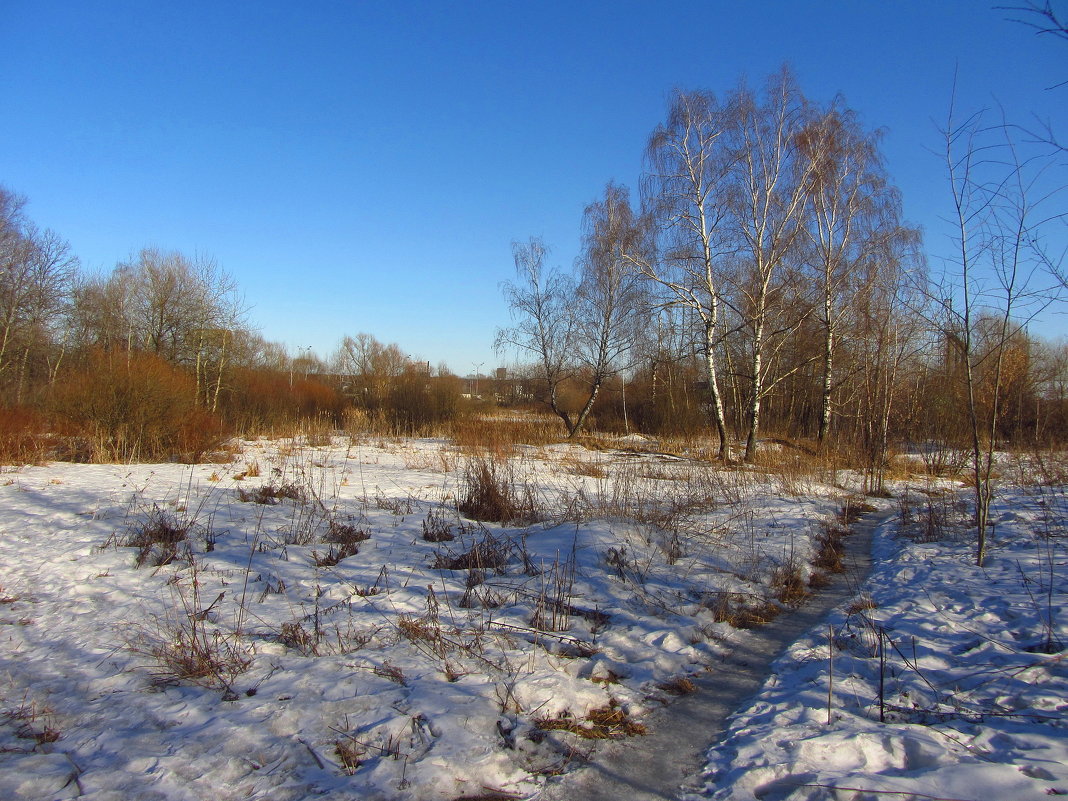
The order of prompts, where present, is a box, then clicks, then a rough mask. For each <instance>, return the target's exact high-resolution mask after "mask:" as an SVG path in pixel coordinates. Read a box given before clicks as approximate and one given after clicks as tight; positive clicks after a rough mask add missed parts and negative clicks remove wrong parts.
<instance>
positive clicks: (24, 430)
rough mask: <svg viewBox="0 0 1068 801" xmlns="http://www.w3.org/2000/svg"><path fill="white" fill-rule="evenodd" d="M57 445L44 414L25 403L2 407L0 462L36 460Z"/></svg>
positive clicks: (0, 417) (0, 416) (0, 409)
mask: <svg viewBox="0 0 1068 801" xmlns="http://www.w3.org/2000/svg"><path fill="white" fill-rule="evenodd" d="M54 445H55V437H54V436H53V435H51V434H50V433H49V427H48V421H47V420H45V418H44V416H43V415H42V414H40V413H39V412H36V411H34V410H33V409H27V408H25V407H23V406H13V407H8V408H0V462H6V463H11V464H19V463H25V462H35V461H38V460H40V459H42V458H43V457H44V455H45V453H46V452H47V451H48V449H49V448H50V447H52V446H54Z"/></svg>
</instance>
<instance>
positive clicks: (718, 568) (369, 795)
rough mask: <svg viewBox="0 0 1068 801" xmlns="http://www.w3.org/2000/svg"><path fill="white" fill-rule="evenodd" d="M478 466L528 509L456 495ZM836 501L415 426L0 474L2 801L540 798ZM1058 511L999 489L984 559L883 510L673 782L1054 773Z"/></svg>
mask: <svg viewBox="0 0 1068 801" xmlns="http://www.w3.org/2000/svg"><path fill="white" fill-rule="evenodd" d="M480 464H482V465H485V466H488V468H489V469H491V470H492V471H497V475H498V478H506V479H508V480H509V481H510V482H511V483H512V485H513V486H516V487H518V488H519V490H520V491H519V502H520V503H519V505H520V506H521V507H527V508H526V513H527V514H528V516H530V517H531V518H536V519H531V520H526V521H513V522H511V523H507V524H496V523H479V522H476V521H473V520H471V519H468V518H466V517H464V516H463V515H462V514H461V513H460V512H459V511H458V510H457V505H458V502H459V501H460V500H462V499H463V497H464V495H465V481H464V476H465V474H468V473H470V472H471V470H472V469H474V468H477V467H478V466H479V465H480ZM848 494H849V493H847V492H846V491H845V490H843V489H841V488H836V487H834V486H830V485H825V484H822V483H820V482H818V481H816V480H815V479H813V478H810V477H805V476H804V475H800V474H791V473H790V471H789V470H787V471H786V475H785V476H777V475H775V474H773V473H762V472H760V471H748V472H741V471H720V470H717V469H715V468H713V467H711V466H709V465H707V464H705V463H700V462H694V461H690V460H687V459H681V458H677V457H672V456H668V455H665V454H656V453H631V452H627V451H623V450H618V451H602V452H594V451H586V450H584V449H582V448H580V447H578V446H564V445H560V446H549V447H544V448H519V449H518V452H517V453H516V454H514V455H513V456H512V457H511V458H510V459H508V460H504V459H503V458H498V459H496V460H494V459H493V458H491V457H485V458H484V459H483V460H482V462H478V461H472V458H471V456H470V455H469V454H467V453H465V452H461V451H458V450H457V449H456V448H454V447H453V446H452V445H451V444H449V443H447V442H444V441H440V440H399V439H398V440H381V439H374V440H358V441H353V442H350V441H348V440H341V439H335V440H334V441H333V442H332V443H331V444H329V445H325V446H319V447H311V446H307V445H301V444H298V443H278V442H262V441H261V442H246V443H243V444H242V446H241V448H240V449H239V450H237V451H236V452H235V453H234V455H232V456H231V457H230V458H229V460H228V461H226V462H221V463H217V464H202V465H194V466H185V465H175V464H158V465H73V464H50V465H46V466H37V467H24V468H18V469H15V468H4V472H3V473H0V587H2V589H0V799H9V798H10V799H61V798H75V797H81V798H87V799H94V800H95V801H103V800H104V799H115V801H119V799H122V800H123V801H127V800H133V799H167V801H171V800H175V801H177V800H178V799H182V800H185V799H188V800H189V801H200V800H201V799H206V798H212V799H238V798H242V799H249V798H251V799H271V800H272V801H275V800H276V799H277V800H279V801H283V800H284V799H308V798H313V797H320V796H322V797H329V798H331V799H454V798H459V797H483V798H492V797H525V796H530V795H535V794H537V792H538V790H539V787H540V786H541V785H542V783H543V782H545V781H546V780H547V777H550V776H552V775H555V774H558V773H560V772H562V771H567V770H573V769H577V768H580V767H581V765H582V763H583V759H584V754H586V753H587V752H588V751H589V749H591V748H593V747H595V744H596V741H595V740H592V739H589V738H588V737H589V736H590V735H595V736H620V737H623V736H633V737H635V738H636V740H635V742H636V743H638V742H640V736H639V734H638V733H639V732H640V730H641V721H642V716H643V713H645V712H646V711H648V710H650V709H652V708H655V707H657V706H659V705H661V704H664V703H667V702H669V701H670V698H671V696H672V692H673V691H676V690H678V689H681V688H684V686H685V682H682V681H680V679H682V678H684V677H685V676H686V675H687V674H688V673H690V672H693V671H697V670H699V669H701V668H702V667H703V666H706V665H708V664H709V663H712V662H714V661H715V659H716V657H717V655H718V654H720V653H721V652H722V651H723V649H725V648H729V647H730V644H731V642H733V641H736V640H737V638H739V637H745V636H747V635H746V632H745V630H744V629H738V628H734V627H732V626H731V625H730V623H729V622H728V620H734V622H736V623H737V622H739V621H740V620H742V619H743V618H744V617H745V616H746V615H747V614H748V615H749V616H750V617H754V616H756V617H759V616H760V615H766V614H767V613H768V611H769V607H768V603H769V600H770V601H771V603H772V604H773V605H774V604H776V603H778V602H777V601H776V598H786V597H788V594H789V592H791V591H796V590H797V588H798V586H797V582H796V581H791V579H800V581H801V583H802V585H803V584H804V583H805V582H807V580H808V579H809V577H810V576H811V575H812V574H813V573H814V572H815V568H813V567H812V565H811V562H812V561H813V559H814V558H815V557H816V554H817V541H818V539H819V537H820V536H821V535H823V534H824V533H825V532H826V530H827V528H828V527H829V526H830V527H833V526H834V525H835V522H834V521H835V516H836V514H837V512H838V511H839V510H840V508H841V505H842V503H843V501H844V499H845V498H846V496H847V495H848ZM921 506H922V504H921ZM936 506H937V504H935V503H933V502H932V504H931V507H932V510H933V511H935V512H937V511H938V509H937V508H935V507H936ZM1065 507H1066V502H1065V499H1064V492H1063V489H1061V490H1059V491H1058V492H1053V491H1046V492H1043V493H1040V492H1038V491H1037V490H1036V491H1031V492H1024V491H1020V492H1018V493H1016V494H1012V495H1003V496H1002V501H1001V505H1000V506H999V507H998V512H997V517H996V519H997V529H996V534H995V538H994V539H995V546H994V548H993V549H992V553H991V556H990V559H989V561H988V564H987V567H986V568H985V569H984V570H982V571H980V570H978V569H977V568H975V567H973V566H971V563H970V559H971V552H970V547H969V544H968V543H967V542H966V541H963V540H960V539H956V538H954V537H953V527H952V525H951V522H952V521H950V525H949V526H948V528H947V531H948V532H949V535H950V536H949V538H948V539H947V540H941V541H928V542H921V541H913V540H910V539H907V538H895V537H894V536H893V532H892V531H891V527H888V528H887V529H886V530H885V531H883V532H882V534H881V535H880V539H879V540H878V543H877V550H878V552H877V556H878V559H879V563H878V565H877V569H876V572H875V574H874V576H873V578H872V581H871V585H870V593H871V604H858V608H856V609H854V610H853V611H851V612H849V613H848V614H847V613H845V612H843V613H842V615H840V616H839V617H838V618H836V619H835V620H834V621H833V626H834V631H833V634H834V643H835V645H834V648H833V649H832V650H833V654H834V659H833V663H831V664H830V665H829V662H828V647H827V632H826V631H821V632H816V633H814V634H813V635H812V636H811V637H810V638H808V639H806V640H803V641H802V642H800V643H798V644H797V645H796V646H795V647H794V648H793V649H791V651H790V653H789V654H788V655H787V657H785V658H784V659H783V660H782V661H780V663H779V665H778V675H777V676H776V677H775V678H773V679H772V680H771V681H770V682H769V684H768V686H767V688H766V689H765V690H764V692H763V693H762V694H761V696H760V697H759V698H758V699H757V701H756V702H755V703H754V705H753V706H752V707H751V708H749V709H748V710H745V711H744V712H742V713H741V714H740V715H739V716H738V717H737V718H736V719H735V720H734V724H733V726H732V728H731V731H730V734H729V736H728V738H727V740H726V741H725V743H724V745H723V746H722V747H721V748H719V749H717V750H716V751H714V752H713V753H712V754H711V755H710V765H709V771H708V774H707V776H706V780H707V784H706V786H705V787H704V788H703V789H700V790H699V792H697V796H698V797H706V796H708V795H712V796H713V797H715V798H754V797H755V798H762V799H779V798H792V799H808V798H813V799H814V798H854V797H856V798H868V797H871V798H882V797H885V796H883V795H871V794H870V792H879V793H885V792H891V793H894V794H895V795H892V796H890V797H906V798H907V797H909V796H908V795H907V794H908V793H912V794H915V797H924V794H926V796H938V797H942V798H960V799H973V800H974V801H979V799H985V798H991V799H993V798H999V799H1001V798H1012V799H1014V801H1015V799H1024V798H1031V797H1038V796H1039V795H1046V794H1047V793H1048V794H1055V793H1056V792H1064V791H1068V772H1066V771H1065V768H1064V767H1063V765H1064V764H1065V763H1066V762H1068V738H1066V737H1064V735H1065V729H1064V728H1063V725H1064V724H1063V718H1064V711H1065V709H1066V708H1068V692H1066V690H1068V678H1066V671H1065V665H1064V663H1063V650H1059V649H1060V648H1061V646H1062V644H1063V643H1064V641H1065V640H1066V639H1068V632H1066V631H1065V623H1064V620H1063V617H1064V616H1063V614H1062V607H1063V606H1064V605H1065V604H1064V587H1065V578H1066V576H1065V573H1066V572H1068V567H1066V564H1065V563H1066V558H1065V557H1066V554H1065V548H1066V546H1068V539H1066V534H1065V525H1066V522H1065V521H1066V520H1068V510H1066V508H1065ZM949 517H952V515H949ZM939 519H940V518H939ZM932 528H937V527H932V526H926V527H925V526H923V525H921V523H920V522H919V517H917V519H916V520H913V521H911V522H910V523H909V525H908V526H907V527H906V530H907V531H912V532H914V534H915V533H924V534H925V533H926V532H929V531H930V530H931V529H932ZM146 532H150V533H155V535H156V536H155V537H154V538H148V537H146ZM924 538H926V537H924ZM131 543H133V544H131ZM138 561H141V562H143V565H142V566H141V567H138V566H137V562H138ZM1051 582H1052V583H1051ZM861 606H864V607H867V606H870V607H871V608H859V607H861ZM747 610H748V611H747ZM880 628H881V629H882V630H883V631H885V637H884V638H883V643H884V649H883V651H884V659H883V666H884V667H883V676H884V682H883V683H884V689H883V693H882V698H883V716H884V717H885V719H886V722H885V723H880V722H879V690H878V687H879V673H880V660H879V657H878V639H879V638H878V635H877V633H876V632H878V631H879V630H880ZM1050 640H1053V641H1054V642H1053V643H1052V645H1053V648H1052V649H1050V648H1049V647H1048V646H1049V645H1050V642H1049V641H1050ZM1050 650H1053V653H1046V651H1050ZM831 666H833V675H834V682H833V687H832V694H831V703H830V712H831V716H832V720H831V723H830V724H828V723H827V714H828V703H827V697H828V696H827V689H828V687H827V682H828V675H829V667H831ZM582 735H586V736H582ZM681 778H682V777H680V779H681ZM820 785H834V786H837V787H841V788H847V787H862V788H864V789H865V790H868V791H870V792H869V794H868V795H865V794H863V793H862V794H860V795H857V792H856V791H854V790H845V789H842V790H837V791H836V790H831V789H827V788H825V787H822V786H820Z"/></svg>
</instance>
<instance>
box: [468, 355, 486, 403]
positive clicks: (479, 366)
mask: <svg viewBox="0 0 1068 801" xmlns="http://www.w3.org/2000/svg"><path fill="white" fill-rule="evenodd" d="M484 364H485V362H471V366H472V367H474V368H475V397H476V398H477V397H478V376H479V373H480V371H481V370H482V365H484Z"/></svg>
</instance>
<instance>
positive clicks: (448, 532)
mask: <svg viewBox="0 0 1068 801" xmlns="http://www.w3.org/2000/svg"><path fill="white" fill-rule="evenodd" d="M423 539H424V540H426V541H427V542H452V541H453V540H454V539H456V535H455V534H453V532H452V526H451V525H450V523H449V521H448V520H446V519H445V513H444V512H442V511H441V510H440V509H434V508H431V509H430V511H428V512H427V513H426V517H425V518H424V519H423Z"/></svg>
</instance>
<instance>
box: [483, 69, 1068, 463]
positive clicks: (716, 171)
mask: <svg viewBox="0 0 1068 801" xmlns="http://www.w3.org/2000/svg"><path fill="white" fill-rule="evenodd" d="M1012 133H1013V131H1012V128H1011V126H1005V125H1001V126H991V125H987V124H986V123H985V122H984V121H983V120H982V119H981V117H980V116H978V115H976V116H973V117H969V118H968V119H966V120H964V121H963V122H961V123H959V124H958V123H955V122H954V121H953V119H952V117H951V118H950V121H949V123H947V126H946V129H945V130H944V132H943V135H944V142H943V145H944V147H945V151H946V168H947V186H946V193H945V199H946V208H947V217H949V218H953V217H954V215H956V216H957V219H956V220H955V224H956V226H957V227H956V231H955V234H956V237H957V241H956V242H955V243H952V245H951V247H950V249H949V258H948V259H946V260H940V261H939V263H938V265H937V266H938V269H937V270H929V268H928V264H927V262H926V259H925V256H924V252H923V248H922V241H921V233H920V231H919V230H918V229H917V228H916V227H914V226H911V225H909V224H908V223H907V222H906V221H905V220H904V219H903V218H902V211H901V200H900V195H899V192H898V190H897V189H896V188H895V186H894V185H893V182H892V180H891V178H890V176H889V174H888V172H887V169H886V165H885V161H884V159H883V156H882V154H881V152H880V135H879V133H878V132H876V131H871V130H868V129H867V128H865V127H864V125H863V124H862V123H861V121H860V120H859V118H858V117H857V115H856V114H855V113H854V112H853V111H851V110H850V109H849V108H848V107H847V106H846V105H845V104H844V102H843V101H842V100H841V99H835V100H833V101H832V102H830V103H829V104H825V105H821V104H818V103H815V102H813V101H811V100H809V99H808V98H806V97H805V96H804V95H803V94H802V92H801V91H800V89H799V88H798V86H797V84H796V82H795V80H794V78H793V76H792V75H791V74H790V72H789V70H787V69H783V70H782V71H781V72H780V73H779V74H776V75H774V76H772V77H771V78H770V79H769V80H768V81H767V82H766V84H765V85H764V86H763V87H762V89H760V90H754V89H753V88H751V87H749V86H748V85H746V84H744V83H742V84H741V85H739V86H738V87H737V88H735V89H734V90H733V91H731V92H729V93H727V94H726V95H724V96H723V97H717V96H716V95H714V94H712V93H711V92H703V91H698V92H677V93H676V94H675V95H674V97H673V98H672V100H671V102H670V107H669V109H668V114H667V118H666V120H665V121H664V122H663V123H662V124H661V125H659V126H658V127H657V128H656V129H655V130H654V131H653V132H652V134H651V136H650V138H649V142H648V146H647V148H646V151H645V155H644V172H643V175H642V179H641V187H640V190H641V191H640V199H639V202H638V203H637V205H634V204H632V202H631V198H630V194H629V192H628V190H627V189H626V188H624V187H620V186H618V185H615V184H611V183H610V184H608V186H607V187H606V188H605V190H604V193H603V195H602V196H601V197H600V198H599V199H597V200H596V201H595V202H594V203H592V204H590V206H589V207H587V209H586V210H585V213H584V215H583V220H582V226H583V232H584V239H583V243H582V251H581V253H580V254H579V256H578V258H577V259H576V261H575V267H574V269H573V270H571V271H560V270H557V269H553V268H552V267H551V265H550V263H549V256H548V247H547V246H546V244H545V243H543V242H542V241H541V240H539V239H531V240H529V241H528V242H524V243H518V244H516V245H515V246H514V258H515V266H516V279H515V281H514V282H512V283H509V284H507V285H506V286H505V288H504V293H505V298H506V300H507V302H508V304H509V306H510V308H511V311H512V315H513V320H514V325H513V326H512V327H510V328H507V329H504V330H501V331H499V332H498V339H497V343H498V346H499V347H501V348H514V349H517V350H518V351H519V352H520V353H521V354H524V355H523V356H522V357H521V358H522V359H523V360H524V361H525V362H527V363H528V364H529V365H530V367H529V379H530V383H529V387H528V392H529V393H530V394H533V395H535V396H536V397H537V398H538V399H540V400H541V401H542V402H543V403H544V404H545V405H546V406H547V407H548V408H550V409H551V410H552V411H553V412H554V413H556V414H557V415H558V416H559V417H560V419H561V420H562V421H563V423H564V425H565V426H566V428H567V430H568V432H569V433H570V434H571V435H574V434H575V433H577V432H578V431H579V430H581V429H582V427H583V426H584V425H586V424H588V422H589V419H590V417H591V415H592V416H594V417H596V421H597V425H598V426H599V427H605V426H608V425H611V426H614V427H617V428H621V427H624V426H629V427H631V428H632V429H634V430H641V431H646V432H651V433H681V432H692V431H694V430H698V429H701V428H702V427H704V428H706V429H707V428H711V429H712V432H713V433H714V434H715V435H716V436H717V439H718V442H719V455H720V457H721V458H722V459H724V460H728V461H729V460H731V459H733V458H736V457H738V456H741V458H744V459H745V460H753V459H754V458H755V457H756V456H757V454H758V450H759V444H760V442H761V437H762V435H764V434H765V433H766V432H771V433H772V434H773V435H777V436H788V437H791V438H803V439H808V440H810V441H811V442H812V444H813V447H814V448H823V449H826V448H829V447H833V448H835V449H838V450H851V451H853V452H855V453H856V454H857V455H859V456H861V457H862V458H863V459H864V461H865V464H867V465H869V466H872V468H873V470H878V469H881V467H880V466H882V465H885V463H886V454H887V451H888V448H889V447H890V445H891V444H892V443H898V442H901V441H902V440H907V441H913V442H921V441H922V442H924V443H928V444H929V445H935V444H939V443H941V444H943V445H947V446H950V445H952V446H961V447H970V446H971V445H972V444H973V443H972V440H975V441H978V440H979V439H983V440H985V441H989V440H990V439H991V437H993V438H995V439H998V440H999V441H1003V442H1008V443H1035V442H1053V441H1057V442H1060V441H1064V439H1065V437H1066V434H1068V427H1066V426H1068V419H1066V407H1065V392H1064V390H1065V384H1066V379H1068V375H1066V372H1065V370H1066V364H1068V351H1066V347H1065V345H1064V343H1063V342H1062V343H1057V344H1054V343H1049V342H1043V341H1041V340H1039V339H1037V338H1035V337H1032V336H1030V335H1029V334H1028V332H1027V325H1026V323H1027V321H1028V320H1029V319H1031V318H1032V317H1033V315H1034V314H1036V313H1037V312H1038V311H1040V310H1042V309H1047V308H1048V307H1049V306H1050V305H1051V304H1053V303H1055V302H1057V301H1058V298H1059V297H1060V295H1059V293H1060V290H1062V289H1063V288H1064V285H1065V277H1064V276H1065V274H1064V272H1063V270H1062V269H1061V266H1062V263H1060V262H1057V261H1056V260H1055V259H1051V257H1050V252H1049V250H1047V249H1045V241H1044V239H1045V236H1046V233H1047V230H1048V229H1049V228H1050V227H1051V226H1056V225H1061V224H1062V223H1063V219H1064V215H1063V212H1061V211H1060V210H1059V209H1057V208H1056V207H1055V205H1054V204H1055V201H1056V197H1057V192H1058V190H1059V189H1060V187H1059V186H1056V185H1054V186H1053V187H1052V189H1051V188H1050V187H1049V186H1048V176H1047V178H1045V179H1036V178H1035V177H1034V176H1035V175H1040V174H1041V170H1043V169H1048V168H1050V166H1051V163H1050V158H1049V156H1050V154H1049V148H1046V152H1045V153H1041V152H1040V153H1028V154H1026V155H1023V154H1021V151H1020V148H1021V145H1020V144H1019V143H1018V142H1014V141H1013V140H1012V137H1011V134H1012ZM1043 180H1045V181H1046V185H1043V183H1042V181H1043ZM1028 193H1031V195H1033V196H1031V197H1029V196H1028ZM1061 208H1063V205H1062V206H1061ZM735 443H738V444H740V445H741V448H742V450H741V453H740V454H739V453H736V452H735Z"/></svg>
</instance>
